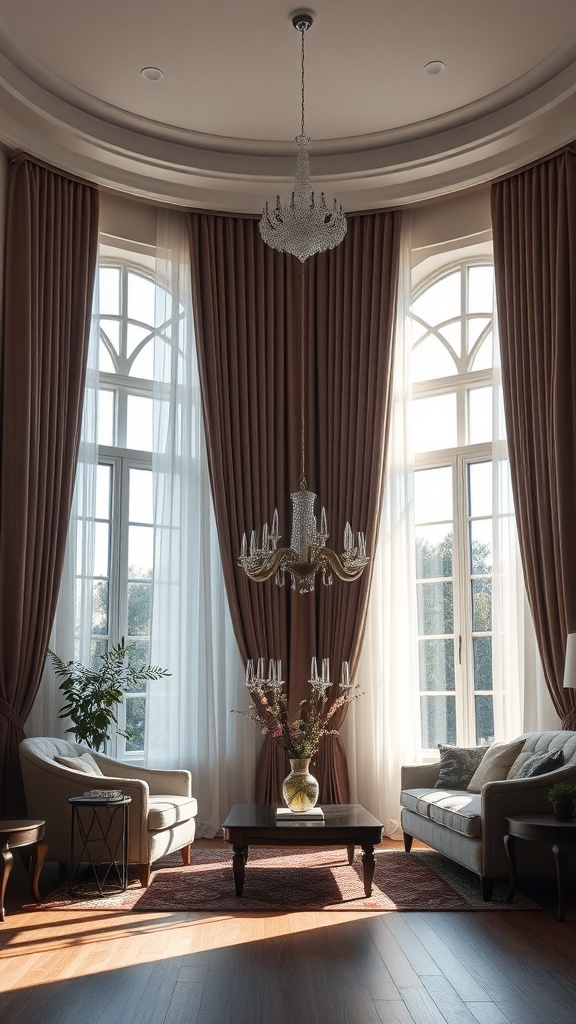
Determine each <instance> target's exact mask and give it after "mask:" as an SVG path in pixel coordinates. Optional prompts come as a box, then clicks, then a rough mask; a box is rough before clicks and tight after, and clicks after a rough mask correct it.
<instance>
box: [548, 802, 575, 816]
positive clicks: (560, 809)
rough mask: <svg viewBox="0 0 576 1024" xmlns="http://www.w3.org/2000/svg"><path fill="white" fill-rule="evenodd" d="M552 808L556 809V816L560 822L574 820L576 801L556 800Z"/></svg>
mask: <svg viewBox="0 0 576 1024" xmlns="http://www.w3.org/2000/svg"><path fill="white" fill-rule="evenodd" d="M552 807H553V808H554V814H555V815H556V817H557V818H558V819H559V820H560V821H565V820H566V819H568V818H572V817H573V815H574V801H573V800H556V801H555V802H554V803H553V804H552Z"/></svg>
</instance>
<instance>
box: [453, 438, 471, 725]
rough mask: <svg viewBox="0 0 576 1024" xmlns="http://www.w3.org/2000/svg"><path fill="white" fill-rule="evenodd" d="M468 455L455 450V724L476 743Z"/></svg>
mask: <svg viewBox="0 0 576 1024" xmlns="http://www.w3.org/2000/svg"><path fill="white" fill-rule="evenodd" d="M466 468H467V459H466V457H465V456H464V455H462V454H458V455H457V456H456V459H455V466H454V547H455V562H456V565H455V569H454V609H455V619H456V618H457V621H458V633H459V635H460V636H461V637H462V641H461V656H460V664H459V666H458V682H459V692H458V702H457V705H458V708H459V719H458V725H459V729H460V733H459V734H460V735H461V736H462V737H464V742H465V743H475V732H476V730H475V718H474V688H473V672H472V641H471V635H472V608H471V595H470V564H469V562H470V559H469V545H468V486H467V476H466Z"/></svg>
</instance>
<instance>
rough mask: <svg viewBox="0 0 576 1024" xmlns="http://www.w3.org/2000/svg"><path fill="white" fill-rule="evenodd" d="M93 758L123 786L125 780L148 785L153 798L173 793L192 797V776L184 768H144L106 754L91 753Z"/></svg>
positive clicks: (105, 772) (104, 771) (108, 774)
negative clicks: (135, 780)
mask: <svg viewBox="0 0 576 1024" xmlns="http://www.w3.org/2000/svg"><path fill="white" fill-rule="evenodd" d="M90 753H91V754H92V757H93V758H94V760H95V761H96V763H97V764H98V767H99V768H100V769H101V770H102V772H103V773H104V775H106V776H112V775H114V776H117V777H118V778H119V779H120V780H121V784H122V783H123V780H125V779H139V780H141V781H142V782H145V783H146V784H147V785H148V788H149V790H150V795H151V796H158V795H165V794H167V793H171V794H172V795H174V796H191V794H192V776H191V774H190V772H189V771H186V770H185V769H182V768H172V769H170V768H144V767H142V768H141V767H140V766H136V765H133V764H127V763H125V762H124V761H115V760H113V758H111V757H106V756H105V755H104V754H96V753H94V751H90Z"/></svg>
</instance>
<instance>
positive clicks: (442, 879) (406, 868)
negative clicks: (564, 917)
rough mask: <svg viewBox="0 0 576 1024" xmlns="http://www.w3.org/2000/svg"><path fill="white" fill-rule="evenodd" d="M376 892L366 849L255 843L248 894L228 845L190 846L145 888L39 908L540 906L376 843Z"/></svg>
mask: <svg viewBox="0 0 576 1024" xmlns="http://www.w3.org/2000/svg"><path fill="white" fill-rule="evenodd" d="M375 858H376V867H375V871H374V882H373V888H372V895H371V896H370V897H366V896H365V895H364V886H363V882H362V859H361V852H360V851H357V852H356V856H355V858H354V862H353V864H352V865H349V864H348V861H347V857H346V851H345V850H334V849H325V850H324V849H322V850H318V849H314V850H295V849H290V850H275V849H265V848H255V847H252V848H251V849H250V856H249V858H248V863H247V865H246V875H245V883H244V893H243V895H242V896H241V897H240V898H238V897H237V896H236V895H235V892H234V879H233V874H232V855H231V851H230V850H229V849H227V848H226V847H224V848H223V849H222V850H212V849H196V850H195V849H192V852H191V864H190V866H184V865H182V863H181V860H180V858H179V856H178V855H173V856H172V857H169V858H168V857H167V858H165V860H163V861H158V862H157V864H156V865H155V870H154V871H153V874H152V880H151V882H150V885H149V886H148V888H147V889H143V888H142V887H141V885H140V883H139V882H138V881H137V879H136V878H134V879H133V880H131V881H130V884H129V887H128V889H127V890H126V892H123V893H114V894H107V895H105V896H103V897H99V896H96V897H93V896H89V895H82V894H79V895H77V896H76V897H75V898H73V899H71V898H70V896H69V894H68V886H67V883H65V884H63V885H61V886H59V888H58V889H56V890H54V891H53V892H52V893H50V895H49V896H48V897H47V898H46V899H45V900H44V902H43V903H42V904H41V905H37V904H34V905H31V906H30V909H37V910H108V911H109V910H136V911H155V910H158V911H171V912H173V911H183V912H193V911H203V912H206V911H207V912H214V913H218V914H230V913H245V912H248V911H267V912H268V913H274V912H282V913H286V912H287V911H302V910H333V911H359V910H366V911H393V910H402V911H408V910H414V911H429V910H440V911H447V910H486V911H490V910H504V911H506V910H507V911H510V910H539V909H541V908H540V907H539V906H538V905H537V904H536V903H533V902H532V901H530V900H529V899H527V898H526V897H524V896H523V895H522V894H521V893H518V892H517V894H516V896H515V898H514V903H513V904H509V903H506V902H505V899H506V891H507V890H506V886H505V885H504V884H499V883H496V885H495V887H494V897H493V900H492V902H490V903H485V902H484V901H483V900H482V898H481V895H480V882H479V880H478V878H477V877H476V876H475V875H473V874H471V873H470V872H469V871H466V870H464V869H463V868H460V867H459V866H458V865H457V864H454V863H452V862H451V861H449V860H447V859H446V858H445V857H442V856H441V855H440V854H438V853H435V852H433V851H415V852H412V853H404V852H400V851H396V850H378V851H376V853H375Z"/></svg>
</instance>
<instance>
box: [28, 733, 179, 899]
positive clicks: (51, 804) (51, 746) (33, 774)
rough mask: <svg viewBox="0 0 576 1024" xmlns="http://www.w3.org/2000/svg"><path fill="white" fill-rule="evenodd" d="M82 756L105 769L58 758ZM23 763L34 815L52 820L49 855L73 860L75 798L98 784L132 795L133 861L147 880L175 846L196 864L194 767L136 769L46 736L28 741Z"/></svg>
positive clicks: (130, 850)
mask: <svg viewBox="0 0 576 1024" xmlns="http://www.w3.org/2000/svg"><path fill="white" fill-rule="evenodd" d="M82 755H89V756H91V757H92V758H93V760H94V762H95V763H96V765H97V767H98V768H99V769H100V771H101V772H102V774H101V775H100V774H96V770H95V769H92V770H91V772H89V773H87V772H86V771H84V770H78V768H73V767H68V766H66V765H63V764H60V763H59V762H58V761H57V760H56V758H62V757H63V758H72V759H75V758H81V757H82ZM20 763H21V765H22V775H23V779H24V791H25V794H26V804H27V812H28V815H29V817H31V818H42V819H44V820H45V821H46V831H45V836H44V838H45V842H46V843H47V844H48V853H47V859H48V860H53V861H54V860H56V861H60V862H62V861H65V862H68V861H69V860H70V830H71V811H70V805H69V803H68V798H69V797H71V796H82V794H83V793H85V792H86V791H87V790H92V789H121V790H122V791H123V792H124V793H125V794H126V795H127V796H130V797H132V803H131V804H130V824H129V845H128V862H129V863H130V864H135V865H137V867H138V876H139V878H140V881H141V883H142V885H143V886H147V885H148V884H149V882H150V871H151V865H152V864H153V863H154V861H155V860H158V858H159V857H163V856H165V855H166V854H168V853H172V852H173V851H174V850H180V851H181V853H182V861H183V863H184V864H189V863H190V843H191V842H192V841H193V839H194V832H195V827H196V821H195V818H196V814H197V810H198V808H197V803H196V800H195V799H194V797H193V796H192V795H191V776H190V772H188V771H181V770H162V769H156V768H136V767H134V766H133V765H130V764H124V763H123V762H121V761H114V760H113V759H112V758H110V757H106V756H105V755H104V754H100V753H97V752H96V751H95V750H90V749H89V747H85V746H82V745H80V744H78V743H71V742H70V741H69V740H62V739H57V738H51V737H44V736H42V737H40V736H38V737H34V738H32V739H26V740H23V741H22V743H21V744H20ZM84 763H85V762H84ZM87 767H89V764H88V765H87Z"/></svg>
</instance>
